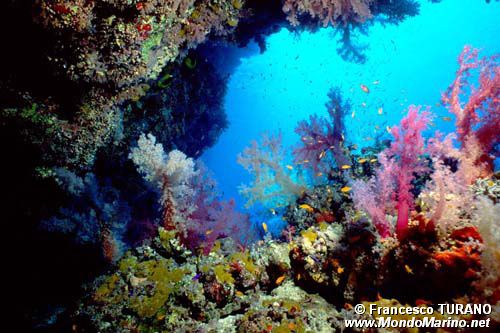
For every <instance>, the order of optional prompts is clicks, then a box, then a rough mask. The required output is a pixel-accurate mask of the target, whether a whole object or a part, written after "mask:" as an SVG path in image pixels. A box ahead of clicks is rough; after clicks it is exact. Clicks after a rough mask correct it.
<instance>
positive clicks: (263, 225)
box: [262, 222, 267, 232]
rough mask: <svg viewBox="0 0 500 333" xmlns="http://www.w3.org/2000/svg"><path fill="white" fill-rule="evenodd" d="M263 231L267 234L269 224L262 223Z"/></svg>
mask: <svg viewBox="0 0 500 333" xmlns="http://www.w3.org/2000/svg"><path fill="white" fill-rule="evenodd" d="M262 229H264V232H267V224H266V223H265V222H262Z"/></svg>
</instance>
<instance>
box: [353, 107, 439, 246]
mask: <svg viewBox="0 0 500 333" xmlns="http://www.w3.org/2000/svg"><path fill="white" fill-rule="evenodd" d="M419 111H420V107H417V106H410V108H409V109H408V114H407V115H406V117H404V118H403V119H402V120H401V123H400V126H395V127H393V128H392V130H391V133H392V135H393V136H394V141H393V142H392V144H391V146H390V147H389V148H387V149H386V150H384V151H383V152H382V153H380V154H379V163H380V167H379V168H378V169H377V170H376V174H375V177H374V178H372V179H371V180H369V181H368V182H363V181H359V180H358V181H355V182H354V183H353V200H354V203H355V205H356V207H357V208H360V209H363V210H365V211H366V212H367V213H368V214H369V215H370V216H371V218H372V221H373V223H374V225H375V227H376V228H377V230H378V232H379V234H380V235H381V236H382V237H387V236H388V235H389V234H390V230H391V228H390V225H389V222H388V221H387V219H386V217H385V214H386V213H387V212H391V211H393V210H394V209H396V210H397V215H398V220H397V224H396V234H397V236H398V238H400V239H401V238H404V237H405V236H406V233H407V231H408V219H409V214H410V209H411V208H412V205H413V194H412V192H411V190H412V181H413V180H414V178H415V174H419V173H423V172H425V171H426V170H427V167H426V165H425V163H424V161H423V160H422V159H421V155H422V154H423V153H424V138H423V137H422V131H423V130H424V129H425V128H426V127H427V123H428V121H429V112H427V111H423V112H421V113H419Z"/></svg>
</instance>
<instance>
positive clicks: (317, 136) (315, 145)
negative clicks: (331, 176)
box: [293, 88, 351, 177]
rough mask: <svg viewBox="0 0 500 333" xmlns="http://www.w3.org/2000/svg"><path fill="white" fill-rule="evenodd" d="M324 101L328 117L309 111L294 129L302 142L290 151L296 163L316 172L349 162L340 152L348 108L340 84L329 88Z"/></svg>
mask: <svg viewBox="0 0 500 333" xmlns="http://www.w3.org/2000/svg"><path fill="white" fill-rule="evenodd" d="M328 97H329V98H330V100H329V102H328V103H327V104H326V107H327V110H328V115H329V116H330V119H326V118H323V117H318V116H317V115H311V116H310V117H309V122H307V121H305V120H303V121H301V122H299V123H298V125H297V127H296V128H295V133H297V134H298V135H299V136H300V140H301V144H300V145H299V146H298V147H296V148H295V149H294V151H293V155H294V161H295V163H297V164H301V165H304V166H305V167H306V168H311V169H312V171H313V172H314V174H315V176H316V177H318V176H321V175H323V174H326V173H328V172H329V171H330V170H331V169H332V168H333V166H334V165H335V164H336V165H337V166H341V165H348V164H350V162H349V160H348V158H347V157H346V156H345V154H344V152H343V141H344V135H345V133H344V128H345V126H344V118H345V115H346V114H347V113H348V112H349V111H350V109H351V105H350V102H349V101H343V100H342V96H341V93H340V89H339V88H332V89H331V90H330V91H329V93H328Z"/></svg>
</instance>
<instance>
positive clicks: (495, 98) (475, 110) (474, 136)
mask: <svg viewBox="0 0 500 333" xmlns="http://www.w3.org/2000/svg"><path fill="white" fill-rule="evenodd" d="M478 53H479V51H478V50H477V49H472V48H471V47H470V46H465V47H464V49H463V51H462V53H461V54H460V56H459V57H458V63H459V68H458V70H457V73H456V78H455V80H454V81H453V83H452V84H451V86H450V87H449V88H448V90H447V91H446V92H445V93H444V94H443V97H442V100H443V103H445V104H446V105H447V106H448V109H449V110H450V112H451V113H453V114H454V115H455V116H456V127H457V133H458V139H459V140H460V142H461V143H462V150H463V152H464V155H465V156H466V157H467V158H469V159H474V161H472V167H475V168H477V169H478V170H479V171H478V172H479V173H480V174H481V176H487V175H488V174H491V172H492V166H493V163H492V159H491V158H490V157H489V153H490V151H491V149H492V148H493V147H494V145H495V144H498V142H499V141H500V131H499V128H500V106H499V105H500V104H499V103H498V102H499V101H500V97H499V96H500V66H498V64H497V62H496V57H483V58H481V59H478ZM477 68H479V79H478V83H479V86H478V87H474V86H473V85H472V84H471V83H470V82H469V78H470V76H471V74H473V73H472V71H473V70H474V69H477ZM466 94H468V96H469V97H468V99H467V100H466V101H461V100H460V99H461V98H462V97H463V96H464V95H466Z"/></svg>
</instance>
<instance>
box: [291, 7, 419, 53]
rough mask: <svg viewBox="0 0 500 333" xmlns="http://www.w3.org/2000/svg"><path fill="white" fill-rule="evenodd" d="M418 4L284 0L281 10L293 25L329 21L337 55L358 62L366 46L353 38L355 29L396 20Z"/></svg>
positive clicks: (411, 12)
mask: <svg viewBox="0 0 500 333" xmlns="http://www.w3.org/2000/svg"><path fill="white" fill-rule="evenodd" d="M418 10H419V4H418V3H417V2H416V1H414V0H398V1H388V0H307V1H304V0H285V1H284V2H283V11H284V12H285V14H286V15H287V19H288V21H289V22H290V24H291V25H292V26H293V27H294V28H297V27H298V26H305V27H307V28H310V29H317V28H318V26H323V27H326V26H328V25H332V26H334V27H335V28H336V30H335V33H340V38H339V43H340V47H339V48H338V49H337V51H338V52H339V54H340V56H341V57H342V58H343V59H344V60H347V61H355V62H359V63H362V62H364V61H365V60H366V56H365V55H364V53H363V50H364V49H365V48H366V47H365V46H364V45H360V44H358V43H356V42H355V40H354V38H355V37H354V35H355V33H356V32H361V33H362V34H365V35H366V34H367V32H368V30H367V28H368V26H370V25H372V24H373V22H380V23H381V24H398V23H399V22H401V21H403V20H404V19H405V18H406V17H408V16H415V15H416V14H417V13H418Z"/></svg>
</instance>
